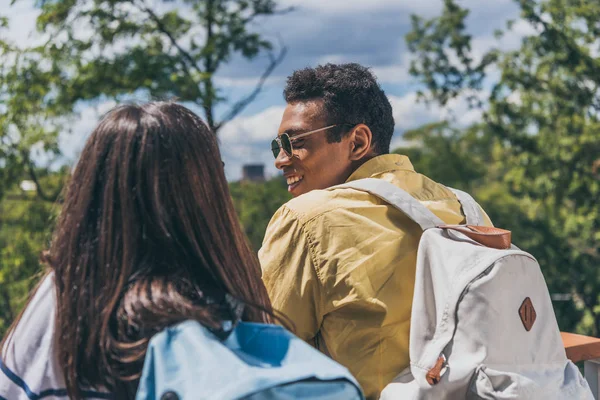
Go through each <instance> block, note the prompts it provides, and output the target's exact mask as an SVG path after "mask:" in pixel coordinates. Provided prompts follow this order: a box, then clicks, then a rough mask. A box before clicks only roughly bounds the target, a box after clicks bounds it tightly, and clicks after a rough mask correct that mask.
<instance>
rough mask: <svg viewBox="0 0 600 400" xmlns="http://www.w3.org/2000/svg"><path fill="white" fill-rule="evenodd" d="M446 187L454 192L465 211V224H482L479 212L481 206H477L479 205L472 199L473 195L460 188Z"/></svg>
mask: <svg viewBox="0 0 600 400" xmlns="http://www.w3.org/2000/svg"><path fill="white" fill-rule="evenodd" d="M448 189H450V190H452V192H454V194H455V195H456V197H457V198H458V201H459V202H460V205H461V206H462V209H463V212H464V213H465V217H467V225H476V226H481V225H483V214H482V213H481V208H479V205H478V204H477V202H476V201H475V200H474V199H473V197H471V195H470V194H468V193H466V192H463V191H462V190H458V189H452V188H451V187H449V188H448Z"/></svg>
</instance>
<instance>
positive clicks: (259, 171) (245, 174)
mask: <svg viewBox="0 0 600 400" xmlns="http://www.w3.org/2000/svg"><path fill="white" fill-rule="evenodd" d="M264 180H265V165H264V164H246V165H244V166H243V167H242V181H251V182H263V181H264Z"/></svg>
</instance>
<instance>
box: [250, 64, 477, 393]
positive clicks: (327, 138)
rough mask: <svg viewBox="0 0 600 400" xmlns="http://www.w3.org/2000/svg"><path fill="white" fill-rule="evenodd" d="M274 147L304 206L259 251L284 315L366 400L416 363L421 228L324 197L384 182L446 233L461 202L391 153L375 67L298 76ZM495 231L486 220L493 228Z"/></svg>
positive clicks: (353, 195)
mask: <svg viewBox="0 0 600 400" xmlns="http://www.w3.org/2000/svg"><path fill="white" fill-rule="evenodd" d="M284 96H285V100H286V102H287V107H286V109H285V111H284V114H283V118H282V121H281V125H280V127H279V135H278V137H277V138H276V139H275V140H274V141H273V143H272V147H273V154H274V156H276V160H275V166H276V167H277V168H279V169H280V170H282V171H283V174H284V176H285V178H286V179H287V184H288V190H289V191H290V193H291V194H292V195H293V196H294V197H295V198H294V199H292V200H290V201H289V202H288V203H287V204H285V205H284V206H282V207H281V208H280V209H279V210H278V211H277V212H276V214H275V215H274V216H273V219H272V220H271V222H270V223H269V226H268V228H267V232H266V235H265V239H264V242H263V247H262V249H261V250H260V252H259V257H260V261H261V266H262V268H263V279H264V282H265V284H266V286H267V289H268V291H269V294H270V296H271V300H272V302H273V306H274V308H275V309H277V310H279V311H281V312H283V313H284V314H285V315H286V316H287V317H289V318H290V319H291V320H292V322H293V323H294V325H295V329H296V333H297V335H299V336H300V337H301V338H302V339H304V340H306V341H308V342H310V343H312V344H313V345H315V346H316V347H317V348H318V349H319V350H321V351H323V352H324V353H326V354H328V355H330V356H331V357H332V358H333V359H335V360H336V361H338V362H340V363H341V364H343V365H345V366H346V367H347V368H348V369H349V370H350V371H351V372H352V373H353V374H354V376H355V377H356V378H357V379H358V381H359V383H360V384H361V386H362V387H363V389H364V391H365V394H366V396H367V398H368V399H376V398H378V397H379V393H380V392H381V390H382V389H383V388H384V387H385V386H386V385H387V384H388V383H390V382H391V381H392V379H393V378H394V377H395V376H396V375H398V374H399V373H400V372H401V371H402V370H403V369H404V368H406V367H407V366H408V364H409V355H408V339H409V328H410V313H411V303H412V295H413V286H414V279H415V267H416V254H417V246H418V243H419V238H420V236H421V234H422V232H421V230H420V228H419V227H418V225H417V224H415V223H414V222H412V221H411V220H410V219H409V218H408V217H406V216H405V215H404V214H402V213H401V212H399V211H398V210H396V209H394V208H393V207H391V206H389V205H387V204H386V203H384V202H383V201H381V200H379V199H378V198H376V197H375V196H373V195H370V194H368V193H366V192H361V191H357V190H353V189H334V190H322V189H326V188H329V187H331V186H334V185H337V184H341V183H344V182H348V181H353V180H356V179H361V178H378V179H384V180H386V181H388V182H391V183H393V184H395V185H396V186H398V187H400V188H402V189H404V190H405V191H407V192H408V193H409V194H410V195H412V196H413V197H415V198H416V199H418V200H419V201H421V202H423V204H424V205H426V206H427V207H428V208H429V209H430V210H431V211H432V212H434V213H435V214H436V215H437V216H438V217H440V218H441V219H442V220H443V221H445V222H446V223H448V224H459V223H463V222H464V216H463V213H462V212H461V207H460V203H459V202H458V200H457V199H456V197H455V196H454V194H453V193H452V192H451V191H450V190H449V189H447V188H446V187H444V186H443V185H440V184H438V183H436V182H433V181H432V180H431V179H429V178H427V177H425V176H423V175H420V174H419V173H417V172H415V171H414V169H413V166H412V165H411V163H410V161H409V159H408V158H407V157H405V156H402V155H396V154H388V153H389V146H390V140H391V138H392V134H393V132H394V119H393V117H392V107H391V105H390V103H389V101H388V99H387V97H386V95H385V93H384V92H383V90H382V89H381V88H380V87H379V85H378V83H377V82H376V80H375V77H374V76H373V75H372V74H371V73H370V72H369V70H368V69H366V68H364V67H362V66H359V65H357V64H343V65H332V64H327V65H324V66H319V67H317V68H306V69H303V70H299V71H296V72H294V73H293V74H292V75H291V76H290V77H289V78H288V81H287V86H286V88H285V91H284ZM487 222H488V223H489V220H488V221H487Z"/></svg>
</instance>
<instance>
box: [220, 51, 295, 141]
mask: <svg viewBox="0 0 600 400" xmlns="http://www.w3.org/2000/svg"><path fill="white" fill-rule="evenodd" d="M286 53H287V48H286V47H283V48H282V49H281V51H280V52H279V54H278V55H277V57H273V56H271V62H270V63H269V66H268V67H267V68H266V69H265V71H264V72H263V74H262V75H261V77H260V79H259V80H258V83H257V84H256V87H255V88H254V90H253V91H252V92H251V93H250V94H248V95H247V96H245V97H244V98H242V99H241V100H239V101H237V102H236V103H235V104H234V105H233V106H232V107H231V109H230V110H229V112H228V113H227V114H225V116H224V117H223V119H222V120H221V121H220V122H219V123H218V124H215V127H214V129H215V132H216V131H217V130H219V129H220V128H221V127H222V126H223V125H224V124H225V123H227V122H229V121H231V120H232V119H234V118H235V117H236V116H237V115H238V114H239V113H240V112H242V110H243V109H244V108H246V106H248V104H250V103H252V102H253V101H254V99H256V96H258V94H259V93H260V92H261V90H262V88H263V86H264V84H265V82H266V80H267V78H268V77H269V76H270V75H271V73H272V72H273V71H274V70H275V68H276V67H277V66H278V65H279V64H281V62H282V61H283V59H284V58H285V55H286Z"/></svg>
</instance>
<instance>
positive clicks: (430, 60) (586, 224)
mask: <svg viewBox="0 0 600 400" xmlns="http://www.w3.org/2000/svg"><path fill="white" fill-rule="evenodd" d="M516 2H517V3H518V5H519V7H520V9H521V20H522V22H525V23H527V24H530V25H531V26H532V27H533V29H534V30H535V33H534V34H531V35H527V36H524V37H523V38H522V41H521V44H520V47H519V48H518V49H516V50H513V51H501V50H499V49H498V48H495V49H491V50H489V51H488V52H487V53H485V54H484V55H483V57H480V58H479V59H477V57H475V56H474V55H473V54H472V51H471V36H470V35H469V34H468V33H467V31H466V26H465V18H466V16H467V15H468V10H466V9H463V8H461V7H460V6H458V5H457V4H456V2H455V1H454V0H444V8H443V12H442V14H441V16H439V17H436V18H433V19H430V20H424V19H422V18H419V17H416V16H414V17H413V19H412V22H413V29H412V32H410V33H409V34H408V35H407V42H408V44H409V48H410V50H411V51H412V52H413V54H414V56H415V59H414V61H413V63H412V66H411V73H412V74H413V75H414V76H416V77H418V78H420V80H421V82H422V84H423V87H424V89H425V90H424V91H423V92H422V93H421V98H422V99H424V100H425V101H429V102H437V103H439V104H446V102H447V101H448V100H450V99H452V98H456V97H458V96H466V97H467V98H468V99H470V104H471V106H472V107H481V108H482V109H483V111H484V113H483V123H482V124H479V125H480V127H479V129H480V137H485V138H486V139H485V140H495V141H496V146H499V147H498V148H499V149H500V150H499V157H500V158H497V159H496V160H495V161H496V163H495V164H494V160H490V161H491V164H492V165H495V168H496V169H497V171H501V173H500V174H499V175H496V176H494V178H496V179H497V182H498V184H499V185H501V186H500V190H497V191H496V195H498V196H499V197H497V198H496V199H495V200H494V199H493V198H491V197H488V200H489V201H492V200H493V201H494V202H495V203H496V204H495V206H494V207H495V209H496V210H501V209H502V208H503V207H505V206H506V207H507V210H513V211H510V212H505V213H499V214H498V216H499V217H500V218H501V219H500V220H498V221H497V222H502V223H503V222H504V221H506V222H507V223H506V224H503V225H505V226H507V227H508V228H512V229H513V230H514V231H515V232H520V234H521V235H522V236H523V238H524V240H527V241H528V242H529V243H531V244H530V246H533V247H534V248H535V249H534V250H535V251H533V250H532V248H527V246H523V245H522V247H525V248H526V249H529V250H532V252H533V253H534V255H536V256H537V257H538V258H540V263H541V264H542V268H543V270H544V273H545V275H546V277H547V279H548V283H549V286H550V288H551V290H552V291H555V292H559V293H571V294H572V295H573V297H574V299H575V302H574V303H572V304H569V305H564V304H563V305H561V304H556V307H557V313H558V314H559V316H560V315H564V316H565V318H567V317H568V315H567V314H568V312H567V311H565V309H564V307H574V306H577V307H578V308H579V309H580V310H581V311H583V312H584V317H583V319H581V320H580V321H573V320H572V316H571V317H570V318H571V320H570V322H568V321H567V322H565V321H566V320H565V319H563V321H562V328H563V329H571V328H572V324H573V323H575V322H578V325H577V328H578V329H579V330H580V331H582V332H585V333H592V334H595V335H599V334H600V270H599V269H598V265H599V264H600V208H599V207H598V204H600V174H599V173H598V172H599V171H598V170H599V167H598V166H599V165H600V161H599V160H600V157H599V154H600V129H599V128H600V125H599V124H600V121H599V114H598V112H599V107H600V97H599V94H598V93H599V92H598V87H599V85H600V59H599V58H598V57H597V53H596V51H597V49H596V46H597V41H598V39H600V27H599V26H598V24H597V20H598V17H600V3H598V2H596V1H593V0H542V1H533V0H518V1H516ZM512 26H513V21H508V23H507V28H506V31H505V32H497V37H498V40H499V41H500V40H501V36H502V34H506V32H509V31H510V30H511V27H512ZM498 75H499V77H498ZM487 89H489V94H488V92H487ZM463 156H464V157H465V158H464V159H465V160H469V159H470V157H471V155H470V154H468V153H467V154H464V155H463ZM492 176H493V175H492ZM493 186H498V185H493ZM499 199H504V200H502V201H500V200H499ZM514 207H517V208H518V210H520V211H518V210H515V209H514ZM513 212H514V213H515V214H514V215H513V214H512V213H513ZM516 215H519V216H522V217H523V218H521V217H519V218H518V219H515V218H514V217H515V216H516ZM511 216H512V218H511ZM503 219H504V220H503ZM511 224H513V226H511ZM561 307H562V308H561ZM569 324H571V325H569Z"/></svg>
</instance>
